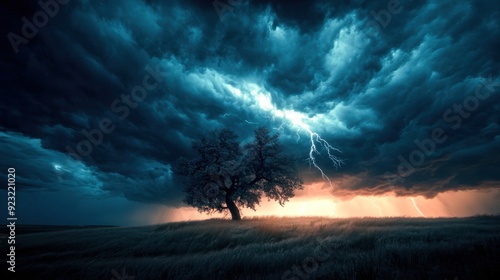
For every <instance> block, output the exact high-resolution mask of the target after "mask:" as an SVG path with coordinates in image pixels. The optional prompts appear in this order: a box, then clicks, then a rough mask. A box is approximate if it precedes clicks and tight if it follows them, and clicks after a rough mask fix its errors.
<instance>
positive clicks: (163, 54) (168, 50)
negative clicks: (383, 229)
mask: <svg viewBox="0 0 500 280" xmlns="http://www.w3.org/2000/svg"><path fill="white" fill-rule="evenodd" d="M329 2H330V1H312V2H311V1H309V2H308V1H242V3H241V4H239V5H237V6H235V7H234V10H232V12H228V13H227V14H224V15H222V17H221V18H219V15H218V14H217V11H216V10H215V9H214V7H213V6H212V4H211V2H210V1H165V2H164V1H140V0H128V1H123V2H121V3H120V5H119V6H117V4H116V3H115V2H114V1H99V2H95V1H84V2H78V1H70V2H69V3H68V4H67V5H64V6H60V7H59V12H58V13H57V15H55V16H54V17H51V18H50V19H49V22H48V24H47V25H46V26H44V27H42V28H40V30H39V32H38V33H37V34H36V36H34V37H33V38H31V39H29V42H28V43H27V44H21V45H20V46H19V50H20V51H19V53H17V54H15V53H14V51H13V48H12V46H11V44H10V43H9V40H8V39H5V40H3V42H2V45H1V48H2V54H1V60H0V63H1V65H2V75H1V79H2V88H1V92H2V102H1V105H0V106H1V107H0V119H1V123H0V126H1V128H2V132H1V138H0V139H1V150H2V152H3V154H4V155H8V157H7V158H9V159H10V160H8V161H4V162H3V163H2V166H4V165H9V166H16V168H17V169H19V170H21V171H23V172H22V173H20V174H22V175H20V176H21V179H20V182H22V184H23V188H24V189H25V190H32V191H55V190H60V189H61V188H72V189H75V190H78V191H79V192H81V193H82V194H87V195H88V194H92V195H95V196H108V197H109V196H114V195H120V196H124V197H126V198H127V199H129V200H133V201H140V202H145V203H149V202H152V203H162V204H167V205H179V203H180V201H181V198H182V193H181V189H182V187H181V186H180V184H179V183H177V181H176V180H177V179H176V178H175V176H173V175H172V174H171V166H172V164H173V163H174V162H175V160H176V159H177V158H179V157H180V156H189V155H191V150H190V142H191V141H192V140H193V139H196V138H198V137H199V136H200V135H202V134H203V133H204V132H206V131H207V130H209V129H212V128H216V127H221V126H228V127H232V128H234V130H235V131H236V132H237V133H238V134H239V135H241V139H242V140H244V139H246V138H247V137H248V136H249V135H250V131H251V129H253V128H255V127H257V126H258V125H267V126H269V127H271V128H279V127H280V125H281V124H283V130H280V132H281V133H282V139H283V141H284V142H285V143H286V144H287V145H290V151H292V152H293V153H295V154H296V156H297V158H298V159H300V160H301V161H299V164H300V166H301V169H303V175H304V177H305V179H306V182H308V183H310V182H317V181H321V180H322V178H321V174H320V173H319V171H317V170H315V169H314V168H312V169H309V166H308V164H307V162H306V161H305V159H306V158H307V156H308V152H309V148H310V146H309V145H310V143H309V142H308V135H307V131H306V130H304V129H302V130H299V131H298V133H299V136H301V138H300V140H299V141H297V136H296V132H297V128H300V127H301V126H300V125H297V123H293V122H290V119H286V118H284V119H283V118H280V117H279V116H280V115H279V112H281V113H283V112H294V113H297V114H299V115H300V117H301V118H302V121H303V123H305V124H307V125H308V126H309V128H310V129H311V130H312V131H314V132H317V133H319V134H320V135H321V137H322V138H323V139H325V140H327V141H328V142H330V143H331V144H332V145H334V146H335V147H338V148H339V149H340V150H342V154H339V153H337V154H336V155H338V156H340V157H342V158H344V159H345V165H344V166H343V167H342V168H340V169H336V168H335V167H334V166H333V165H332V164H331V162H329V160H328V158H327V157H326V156H325V154H326V152H325V151H324V150H320V152H322V156H318V157H317V160H318V164H319V165H320V166H321V167H322V169H323V170H324V171H325V173H326V174H327V175H328V176H329V177H330V178H331V179H332V181H333V182H334V184H335V186H336V188H335V189H334V194H336V195H352V194H353V193H355V194H383V193H386V192H391V191H395V192H396V193H397V194H400V195H425V196H428V197H431V196H434V195H436V194H438V193H440V192H444V191H449V190H461V189H476V188H486V187H498V182H499V181H500V175H499V174H500V172H499V171H500V170H499V166H500V165H499V163H500V162H499V159H498V157H497V155H498V154H499V152H500V140H499V138H498V133H499V128H500V127H499V125H498V123H500V119H499V118H500V117H499V114H498V112H499V111H500V108H499V107H500V105H498V104H500V103H499V102H498V101H500V100H499V94H498V91H500V87H499V86H498V84H499V83H500V82H499V81H500V80H499V72H498V71H499V61H500V57H499V54H498V51H497V50H498V49H499V47H500V40H499V38H500V36H499V35H500V34H499V33H500V30H499V28H498V26H499V24H498V19H499V18H500V7H499V6H498V5H495V4H493V3H491V2H489V1H466V2H460V3H458V4H457V3H456V2H454V1H441V2H425V1H402V0H401V1H400V3H399V5H397V7H399V8H398V11H399V12H397V13H395V14H394V13H392V14H391V13H389V12H388V3H392V1H387V2H384V1H352V2H350V1H340V2H338V3H337V4H329ZM394 3H396V2H394ZM396 4H397V3H396ZM396 4H394V5H396ZM2 5H5V6H4V8H2V9H1V11H2V12H1V13H2V22H3V23H4V24H3V25H2V34H4V35H5V36H4V38H7V37H6V35H7V34H8V33H9V32H14V33H16V34H18V35H22V32H21V27H22V24H23V22H22V21H21V17H23V16H26V17H27V18H28V19H29V20H32V16H33V14H34V13H35V12H37V11H40V10H41V8H40V7H39V6H38V5H37V4H36V3H34V4H32V5H28V4H18V1H7V4H2ZM373 13H378V14H380V15H382V17H383V19H384V20H385V21H386V23H387V25H386V24H385V23H384V24H378V25H376V26H378V29H379V30H378V31H377V30H374V28H373V26H374V25H373V24H375V23H376V19H375V17H373V15H372V14H373ZM387 15H390V20H388V18H387V17H386V16H387ZM382 25H386V26H385V27H384V26H382ZM151 69H153V70H151ZM152 71H153V72H155V73H156V75H158V77H157V78H156V79H152V80H149V82H151V83H153V82H158V86H157V87H155V88H154V89H151V90H148V91H147V98H146V99H145V100H144V101H142V102H135V101H132V103H133V104H135V103H137V104H135V105H126V101H124V100H123V99H122V95H129V94H131V92H132V91H134V89H135V88H136V87H137V86H143V85H144V79H145V77H147V76H151V75H152V74H151V73H152ZM484 81H489V82H490V83H491V84H493V86H492V85H491V84H490V86H489V87H484V86H483V87H482V88H481V89H480V91H478V92H479V94H480V95H481V94H482V95H481V96H485V95H486V94H489V96H488V97H486V98H483V99H478V98H477V97H474V98H475V99H474V98H473V97H469V96H474V95H475V92H476V89H477V88H478V87H479V85H481V83H482V82H484ZM489 90H490V91H489ZM269 101H270V102H269ZM476 101H477V106H476V104H475V103H474V102H476ZM113 104H115V105H113ZM454 104H462V106H466V108H469V109H470V108H472V107H474V109H473V110H468V111H466V114H467V117H464V116H463V115H462V116H460V114H459V113H457V112H455V111H456V107H454ZM135 106H136V108H133V107H135ZM476 107H477V108H476ZM448 110H452V111H451V113H448V114H447V112H448ZM277 112H278V113H277ZM444 115H446V116H447V117H444ZM288 116H292V115H291V113H289V114H288ZM293 116H295V115H293ZM103 119H106V120H109V121H110V122H111V125H112V126H113V128H114V129H113V131H112V132H111V133H104V134H103V136H102V143H100V144H99V145H92V146H91V149H92V152H90V153H89V155H87V156H82V157H81V158H76V159H75V158H68V157H67V155H66V154H67V152H68V150H67V147H68V146H69V147H71V148H72V149H73V150H77V148H78V145H79V143H82V141H86V140H87V141H88V139H87V138H86V136H85V133H84V132H83V131H84V130H85V131H87V132H91V131H93V130H95V129H97V128H99V126H100V124H101V123H102V121H103ZM292 119H293V120H295V121H297V120H298V118H292ZM458 121H460V122H461V123H460V125H458ZM302 128H304V127H302ZM436 129H442V131H444V134H445V136H446V140H445V141H443V142H442V143H434V144H433V145H434V146H435V147H434V148H433V151H432V152H429V153H427V154H426V153H424V152H421V151H420V152H414V151H418V150H419V146H418V145H417V144H416V141H417V142H421V141H424V139H432V135H433V131H435V130H436ZM80 145H81V144H80ZM429 145H430V144H429ZM81 147H83V146H81ZM412 153H413V157H414V158H413V159H415V157H416V156H419V155H424V158H423V160H422V162H421V163H419V164H413V165H412V166H411V167H408V166H403V165H404V164H403V163H402V161H401V158H403V160H405V161H408V162H411V161H412V158H411V155H412ZM302 159H304V161H302ZM417 161H418V160H417ZM2 168H4V167H2ZM409 169H411V170H409ZM28 170H29V172H28ZM400 170H403V171H404V172H399V171H400ZM24 171H25V172H24Z"/></svg>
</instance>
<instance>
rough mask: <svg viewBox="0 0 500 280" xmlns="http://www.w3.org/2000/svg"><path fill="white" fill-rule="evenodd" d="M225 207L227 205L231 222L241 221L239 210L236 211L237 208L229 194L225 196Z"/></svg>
mask: <svg viewBox="0 0 500 280" xmlns="http://www.w3.org/2000/svg"><path fill="white" fill-rule="evenodd" d="M226 205H227V208H228V209H229V212H231V218H232V220H235V221H239V220H241V216H240V210H238V206H236V204H234V202H233V200H232V198H231V196H230V195H229V194H227V195H226Z"/></svg>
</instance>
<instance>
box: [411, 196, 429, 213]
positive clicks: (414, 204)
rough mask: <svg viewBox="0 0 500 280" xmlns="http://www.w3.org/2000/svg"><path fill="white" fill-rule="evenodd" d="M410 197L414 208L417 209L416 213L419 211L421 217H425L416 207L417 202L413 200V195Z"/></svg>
mask: <svg viewBox="0 0 500 280" xmlns="http://www.w3.org/2000/svg"><path fill="white" fill-rule="evenodd" d="M410 199H411V201H412V202H413V206H415V209H417V211H418V213H420V215H422V217H426V216H425V215H424V213H422V211H420V209H418V206H417V203H416V202H415V199H413V197H410Z"/></svg>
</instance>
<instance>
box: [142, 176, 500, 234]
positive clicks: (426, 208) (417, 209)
mask: <svg viewBox="0 0 500 280" xmlns="http://www.w3.org/2000/svg"><path fill="white" fill-rule="evenodd" d="M499 201H500V189H486V190H469V191H456V192H455V191H454V192H451V191H450V192H445V193H441V194H439V195H437V196H436V197H434V198H431V199H427V198H425V197H422V196H416V197H396V196H394V195H384V196H354V197H352V198H349V199H346V198H344V197H340V198H338V197H335V196H334V195H333V194H332V193H331V192H330V191H329V189H328V188H322V187H321V185H320V184H317V185H309V186H306V187H305V189H304V190H302V191H299V192H297V195H296V197H294V198H292V199H290V201H288V202H287V203H286V204H285V206H284V207H281V206H280V205H279V204H278V203H277V202H276V201H267V199H265V198H264V199H263V200H262V201H261V204H260V206H259V207H257V209H256V211H255V212H254V211H253V210H251V209H241V210H240V211H241V212H242V216H243V217H257V216H277V217H294V216H323V217H331V218H349V217H396V216H405V217H424V216H425V217H465V216H473V215H479V214H499V213H500V211H499V208H500V207H499V206H498V205H500V203H499ZM141 216H142V215H141ZM147 216H148V217H149V222H150V223H152V224H157V223H164V222H173V221H187V220H204V219H210V218H222V217H224V215H223V214H214V215H211V216H210V215H207V214H204V213H199V212H198V211H197V210H196V209H195V208H193V207H181V208H171V207H164V206H162V207H158V208H157V209H156V215H153V216H151V212H149V213H148V214H147ZM227 218H230V216H229V215H228V216H227Z"/></svg>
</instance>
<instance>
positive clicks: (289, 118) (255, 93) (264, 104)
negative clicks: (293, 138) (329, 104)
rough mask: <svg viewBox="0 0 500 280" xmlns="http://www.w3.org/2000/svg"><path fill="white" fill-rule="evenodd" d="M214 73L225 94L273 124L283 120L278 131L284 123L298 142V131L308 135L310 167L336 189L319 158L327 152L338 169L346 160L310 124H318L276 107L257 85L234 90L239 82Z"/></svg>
mask: <svg viewBox="0 0 500 280" xmlns="http://www.w3.org/2000/svg"><path fill="white" fill-rule="evenodd" d="M211 74H214V75H215V76H218V78H217V79H218V80H219V81H220V80H222V81H224V86H225V89H226V90H227V91H226V92H227V93H229V94H230V95H232V96H233V98H235V99H236V100H239V101H240V102H241V103H243V104H246V105H248V106H249V107H253V108H255V109H258V110H259V111H260V112H261V113H262V112H265V114H266V115H267V116H263V117H265V118H270V119H272V120H273V121H274V120H277V119H279V120H281V125H280V126H279V127H278V130H281V129H283V127H284V125H285V123H288V124H289V127H290V128H291V129H294V130H295V131H296V135H297V142H298V141H299V140H300V135H299V132H300V131H302V132H304V133H306V134H307V136H308V139H309V142H310V147H309V153H308V158H307V160H308V162H309V166H311V167H314V168H316V169H317V170H318V171H319V172H320V173H321V177H322V178H323V179H324V180H326V181H327V182H328V183H329V184H330V186H331V187H333V184H332V181H331V180H330V178H329V177H328V176H327V175H326V174H325V172H324V171H323V169H322V168H321V167H320V166H319V164H318V162H317V156H318V155H321V153H320V150H321V151H323V150H324V151H326V155H327V156H328V159H329V160H330V161H331V162H332V163H333V165H334V166H335V168H339V167H341V166H342V165H343V164H344V161H343V160H342V159H341V158H339V157H337V156H336V155H335V153H341V151H340V150H339V149H337V148H335V147H333V146H332V145H331V144H330V143H329V142H328V141H326V140H325V139H323V138H322V137H321V135H320V134H319V133H318V132H317V131H315V130H313V129H312V128H311V123H312V122H314V121H315V120H314V119H313V118H314V117H313V118H311V117H308V116H306V115H305V114H304V113H302V112H297V111H295V110H292V109H279V108H277V107H276V105H275V103H274V102H273V101H272V98H271V94H270V93H269V92H268V91H266V90H265V89H264V88H262V87H260V86H259V85H257V84H254V83H248V82H247V83H239V85H240V86H238V87H235V86H233V85H234V84H237V83H234V82H229V81H228V80H229V78H227V77H224V76H221V75H220V74H218V73H217V74H216V72H212V73H211ZM316 121H317V119H316ZM245 122H247V123H249V124H253V122H250V121H248V120H245Z"/></svg>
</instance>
